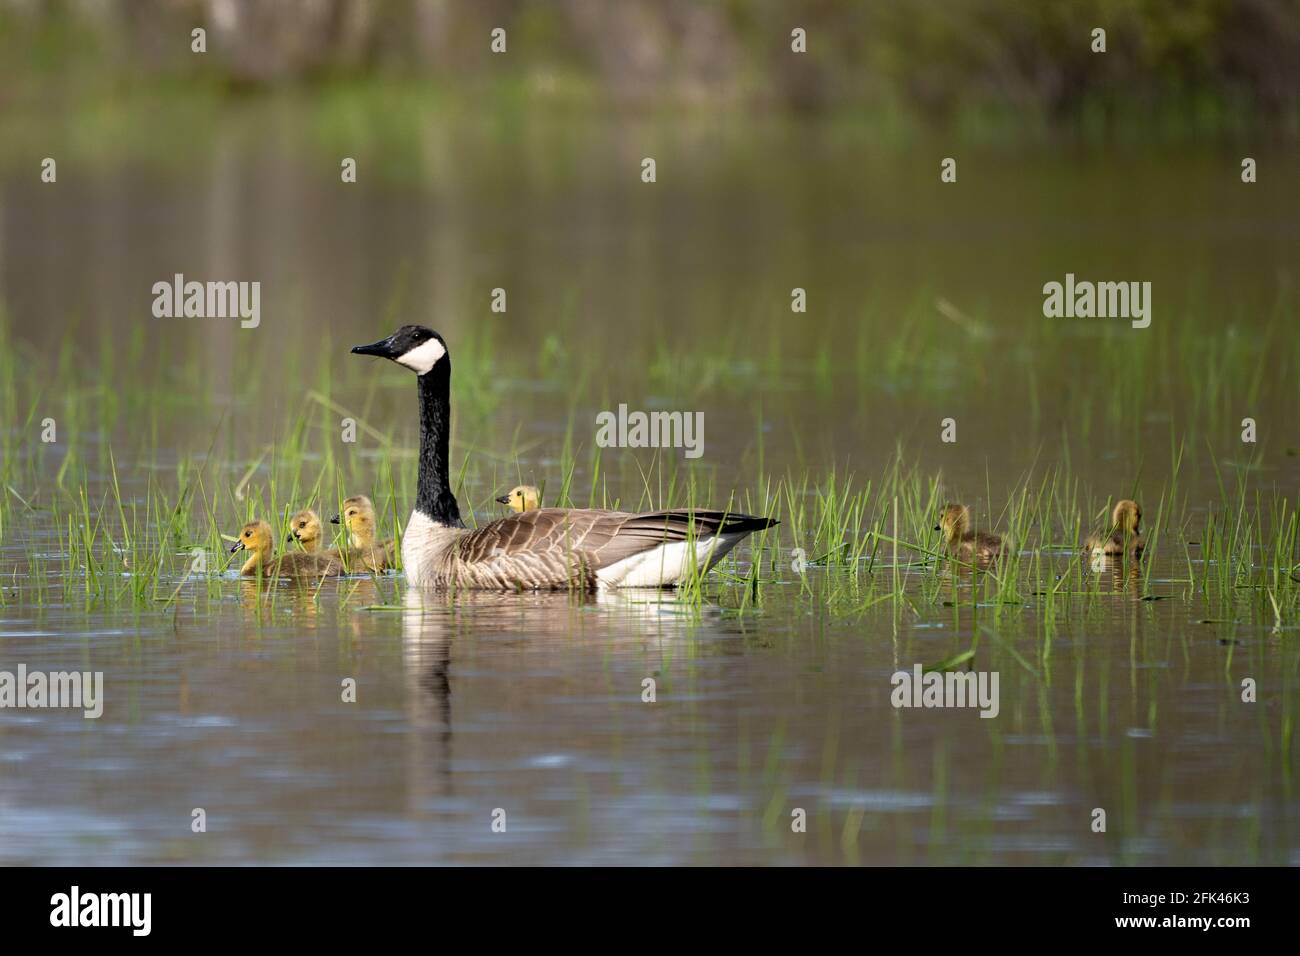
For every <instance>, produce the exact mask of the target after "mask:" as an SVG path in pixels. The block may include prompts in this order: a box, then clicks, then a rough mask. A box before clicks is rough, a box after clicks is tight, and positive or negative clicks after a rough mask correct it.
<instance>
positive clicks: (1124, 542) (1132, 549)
mask: <svg viewBox="0 0 1300 956" xmlns="http://www.w3.org/2000/svg"><path fill="white" fill-rule="evenodd" d="M1110 526H1111V533H1110V536H1109V537H1106V536H1103V535H1099V534H1090V535H1088V540H1086V541H1085V542H1084V543H1083V549H1084V550H1085V551H1087V552H1089V553H1090V554H1092V555H1094V556H1102V555H1107V556H1111V557H1118V556H1119V555H1124V554H1127V555H1129V556H1130V557H1134V558H1136V557H1138V556H1139V555H1140V554H1142V549H1143V548H1144V547H1145V546H1146V543H1145V542H1144V541H1143V540H1142V534H1141V527H1142V509H1141V508H1140V507H1138V503H1137V502H1136V501H1130V500H1129V499H1128V498H1125V499H1124V500H1123V501H1119V502H1117V503H1116V504H1115V510H1114V511H1113V512H1112V513H1111V525H1110Z"/></svg>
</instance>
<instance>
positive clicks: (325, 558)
mask: <svg viewBox="0 0 1300 956" xmlns="http://www.w3.org/2000/svg"><path fill="white" fill-rule="evenodd" d="M274 537H275V536H274V534H273V533H272V532H271V526H270V525H269V524H267V523H266V522H265V521H250V522H249V523H248V524H246V525H244V527H243V528H242V529H241V530H240V532H239V540H238V541H236V542H235V544H234V547H232V548H231V549H230V553H231V554H234V553H235V552H236V551H238V550H240V549H241V548H242V549H244V550H246V551H249V552H251V553H250V554H249V557H248V560H247V561H245V562H244V566H243V568H241V569H240V572H239V573H240V574H243V575H245V576H248V577H256V576H257V575H258V574H261V575H262V577H264V578H323V577H327V576H332V575H336V574H339V573H341V571H342V570H343V569H342V567H341V566H340V565H339V562H338V560H337V559H336V558H334V557H331V556H329V555H325V554H313V553H309V552H306V551H294V552H291V553H290V554H282V555H280V557H278V558H273V557H272V556H271V551H272V549H273V548H274V547H275V545H274Z"/></svg>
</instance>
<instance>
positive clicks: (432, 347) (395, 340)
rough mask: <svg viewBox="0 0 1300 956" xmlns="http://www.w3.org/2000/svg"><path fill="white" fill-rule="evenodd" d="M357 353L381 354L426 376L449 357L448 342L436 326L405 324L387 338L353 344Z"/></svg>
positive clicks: (382, 356) (417, 373)
mask: <svg viewBox="0 0 1300 956" xmlns="http://www.w3.org/2000/svg"><path fill="white" fill-rule="evenodd" d="M352 352H353V354H354V355H378V356H380V357H381V358H386V359H390V360H392V361H394V362H396V363H397V364H398V365H405V366H406V367H407V368H409V369H411V370H412V371H414V372H415V374H416V375H423V374H425V373H426V372H428V371H430V370H431V369H432V368H433V367H434V366H435V365H437V364H438V363H439V362H441V361H442V360H443V359H445V358H446V357H447V343H446V342H444V341H443V339H442V336H441V335H439V334H438V333H437V332H435V331H433V329H426V328H425V327H424V326H423V325H404V326H402V327H401V328H400V329H398V330H397V331H396V332H394V333H393V334H392V335H390V336H389V337H388V338H386V339H382V340H380V341H378V342H374V343H372V344H370V345H357V346H355V347H353V349H352Z"/></svg>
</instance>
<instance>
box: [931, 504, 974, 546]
mask: <svg viewBox="0 0 1300 956" xmlns="http://www.w3.org/2000/svg"><path fill="white" fill-rule="evenodd" d="M969 529H970V509H969V508H967V507H966V506H965V505H944V506H943V511H942V512H940V513H939V523H938V524H937V525H935V526H934V530H935V531H942V532H943V536H944V538H946V539H947V540H949V541H956V540H957V539H958V538H960V537H961V536H962V535H964V534H965V533H966V532H967V531H968V530H969Z"/></svg>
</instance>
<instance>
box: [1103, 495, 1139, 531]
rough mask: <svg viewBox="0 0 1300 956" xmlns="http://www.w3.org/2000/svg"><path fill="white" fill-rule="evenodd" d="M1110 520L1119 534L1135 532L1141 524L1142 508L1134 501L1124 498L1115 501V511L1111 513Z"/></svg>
mask: <svg viewBox="0 0 1300 956" xmlns="http://www.w3.org/2000/svg"><path fill="white" fill-rule="evenodd" d="M1111 521H1112V522H1113V523H1114V525H1115V529H1116V530H1117V531H1119V532H1120V533H1121V534H1131V535H1134V534H1137V533H1138V528H1139V527H1140V526H1141V524H1142V509H1141V508H1139V507H1138V503H1137V502H1136V501H1130V500H1129V499H1127V498H1125V499H1124V500H1123V501H1120V502H1118V503H1116V505H1115V511H1114V513H1113V514H1112V515H1111Z"/></svg>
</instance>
